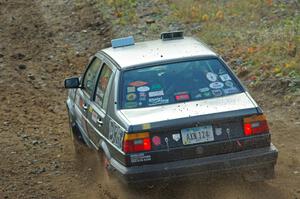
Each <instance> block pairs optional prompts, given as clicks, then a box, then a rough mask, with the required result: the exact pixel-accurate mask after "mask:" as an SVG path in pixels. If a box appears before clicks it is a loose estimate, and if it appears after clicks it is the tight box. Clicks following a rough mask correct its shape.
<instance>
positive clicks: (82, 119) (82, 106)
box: [75, 57, 102, 137]
mask: <svg viewBox="0 0 300 199" xmlns="http://www.w3.org/2000/svg"><path fill="white" fill-rule="evenodd" d="M101 64H102V62H101V60H100V59H99V58H96V57H95V58H93V59H92V61H91V62H90V64H89V65H88V67H87V69H86V71H85V73H84V76H83V79H82V81H81V87H82V88H80V89H78V90H77V94H76V99H75V115H76V122H77V124H78V126H79V128H80V130H81V132H82V133H84V134H85V137H87V136H88V130H87V122H88V121H87V120H88V114H87V112H88V109H89V106H90V101H91V97H92V96H93V93H94V89H95V85H96V82H97V77H98V73H99V71H100V66H101Z"/></svg>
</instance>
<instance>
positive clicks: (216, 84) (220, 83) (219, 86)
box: [209, 82, 224, 89]
mask: <svg viewBox="0 0 300 199" xmlns="http://www.w3.org/2000/svg"><path fill="white" fill-rule="evenodd" d="M209 87H210V88H213V89H218V88H223V87H224V83H222V82H213V83H210V84H209Z"/></svg>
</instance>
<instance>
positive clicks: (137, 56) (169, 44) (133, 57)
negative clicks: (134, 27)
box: [100, 37, 216, 68]
mask: <svg viewBox="0 0 300 199" xmlns="http://www.w3.org/2000/svg"><path fill="white" fill-rule="evenodd" d="M101 51H102V52H104V53H105V54H107V55H108V56H109V57H110V58H112V59H113V60H114V61H115V62H116V63H117V64H118V65H119V66H120V67H121V68H128V67H133V66H138V65H144V64H150V63H157V62H161V61H168V60H175V59H184V58H191V57H207V56H216V53H214V52H213V51H212V50H211V49H209V48H208V47H207V46H206V45H205V44H204V43H202V42H200V41H198V40H196V39H194V38H192V37H184V38H183V39H176V40H167V41H163V40H153V41H145V42H138V43H135V44H134V45H131V46H124V47H118V48H113V47H110V48H106V49H103V50H101ZM101 51H100V52H101Z"/></svg>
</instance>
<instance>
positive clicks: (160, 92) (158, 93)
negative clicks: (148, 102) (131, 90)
mask: <svg viewBox="0 0 300 199" xmlns="http://www.w3.org/2000/svg"><path fill="white" fill-rule="evenodd" d="M148 94H149V97H157V96H163V95H164V91H163V90H160V91H152V92H149V93H148Z"/></svg>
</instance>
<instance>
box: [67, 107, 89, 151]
mask: <svg viewBox="0 0 300 199" xmlns="http://www.w3.org/2000/svg"><path fill="white" fill-rule="evenodd" d="M68 115H69V128H70V135H71V139H72V141H73V147H74V151H75V153H76V154H82V153H84V152H85V151H86V150H87V146H86V143H85V141H84V139H83V137H82V135H81V133H80V131H79V129H78V128H77V127H76V124H75V122H73V120H72V116H71V115H70V113H68Z"/></svg>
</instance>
